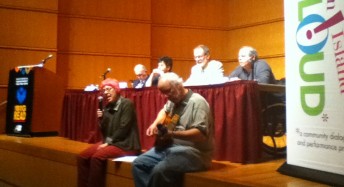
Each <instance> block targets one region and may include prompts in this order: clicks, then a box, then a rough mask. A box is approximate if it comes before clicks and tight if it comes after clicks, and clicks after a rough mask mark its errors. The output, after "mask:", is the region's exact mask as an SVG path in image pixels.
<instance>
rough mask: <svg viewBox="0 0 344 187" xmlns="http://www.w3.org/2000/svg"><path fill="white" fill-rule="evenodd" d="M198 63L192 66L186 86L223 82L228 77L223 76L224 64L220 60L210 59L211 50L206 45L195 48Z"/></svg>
mask: <svg viewBox="0 0 344 187" xmlns="http://www.w3.org/2000/svg"><path fill="white" fill-rule="evenodd" d="M193 52H194V58H195V61H196V65H194V66H193V67H192V68H191V74H190V77H189V78H188V79H187V80H186V81H185V82H184V86H196V85H211V84H222V83H225V82H226V81H227V80H228V79H227V77H224V76H223V65H222V63H221V62H220V61H216V60H210V50H209V48H208V47H207V46H205V45H198V46H196V47H195V48H194V51H193Z"/></svg>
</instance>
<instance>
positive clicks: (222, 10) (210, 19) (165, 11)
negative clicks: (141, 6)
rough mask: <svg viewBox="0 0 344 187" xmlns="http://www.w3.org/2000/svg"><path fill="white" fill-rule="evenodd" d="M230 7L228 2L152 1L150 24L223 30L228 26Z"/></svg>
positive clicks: (212, 0)
mask: <svg viewBox="0 0 344 187" xmlns="http://www.w3.org/2000/svg"><path fill="white" fill-rule="evenodd" d="M230 6H231V2H230V1H228V0H198V1H190V0H174V1H170V0H152V22H153V23H155V24H163V25H185V26H193V27H194V26H197V27H199V26H203V27H213V28H218V27H220V28H225V27H228V26H229V25H230V22H229V18H230V12H229V8H230Z"/></svg>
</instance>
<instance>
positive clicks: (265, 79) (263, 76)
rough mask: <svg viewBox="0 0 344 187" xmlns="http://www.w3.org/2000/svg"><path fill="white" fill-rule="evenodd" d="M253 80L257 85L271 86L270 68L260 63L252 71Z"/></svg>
mask: <svg viewBox="0 0 344 187" xmlns="http://www.w3.org/2000/svg"><path fill="white" fill-rule="evenodd" d="M254 73H255V75H254V79H256V80H257V81H258V83H265V84H271V83H270V80H271V79H272V76H273V75H272V71H271V68H270V66H269V65H268V64H267V63H265V62H262V63H261V64H259V65H257V66H256V67H255V69H254Z"/></svg>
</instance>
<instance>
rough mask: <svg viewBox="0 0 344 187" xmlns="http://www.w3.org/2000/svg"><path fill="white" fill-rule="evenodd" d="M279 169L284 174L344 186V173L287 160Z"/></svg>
mask: <svg viewBox="0 0 344 187" xmlns="http://www.w3.org/2000/svg"><path fill="white" fill-rule="evenodd" d="M277 171H278V172H280V173H281V174H284V175H289V176H293V177H298V178H302V179H306V180H311V181H315V182H320V183H324V184H328V185H331V186H344V175H339V174H335V173H330V172H325V171H321V170H315V169H310V168H305V167H300V166H295V165H291V164H288V163H287V162H285V163H283V165H282V166H281V167H280V168H278V170H277Z"/></svg>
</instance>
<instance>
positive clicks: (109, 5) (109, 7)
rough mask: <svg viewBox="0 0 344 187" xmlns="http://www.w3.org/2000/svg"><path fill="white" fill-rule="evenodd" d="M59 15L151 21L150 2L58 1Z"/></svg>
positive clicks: (112, 0)
mask: <svg viewBox="0 0 344 187" xmlns="http://www.w3.org/2000/svg"><path fill="white" fill-rule="evenodd" d="M59 12H60V14H70V15H78V16H86V17H95V18H108V19H117V20H119V19H124V20H132V21H133V20H136V21H139V20H141V21H150V20H151V0H97V1H94V0H83V1H80V0H59Z"/></svg>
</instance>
